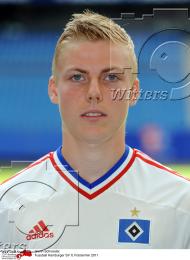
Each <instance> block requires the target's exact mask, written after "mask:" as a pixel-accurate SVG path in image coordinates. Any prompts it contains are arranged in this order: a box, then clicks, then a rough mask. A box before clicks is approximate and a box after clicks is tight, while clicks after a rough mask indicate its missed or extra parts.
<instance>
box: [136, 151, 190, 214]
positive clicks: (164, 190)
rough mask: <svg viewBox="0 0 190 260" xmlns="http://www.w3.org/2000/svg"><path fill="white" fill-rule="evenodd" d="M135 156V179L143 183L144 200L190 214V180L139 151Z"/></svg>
mask: <svg viewBox="0 0 190 260" xmlns="http://www.w3.org/2000/svg"><path fill="white" fill-rule="evenodd" d="M133 154H134V158H135V159H134V162H133V167H132V168H133V173H134V176H135V175H136V177H134V178H136V182H141V185H142V188H143V195H142V196H143V197H144V199H145V200H146V201H149V202H151V203H158V204H160V205H162V206H169V207H173V208H176V209H180V210H182V211H184V212H189V213H190V203H189V201H190V179H188V178H187V177H184V176H182V175H181V174H180V173H178V172H176V171H174V170H172V169H170V168H169V167H166V166H164V165H163V164H161V163H159V162H157V161H156V160H154V159H152V158H151V157H149V156H148V155H146V154H145V153H143V152H141V151H139V150H137V149H133Z"/></svg>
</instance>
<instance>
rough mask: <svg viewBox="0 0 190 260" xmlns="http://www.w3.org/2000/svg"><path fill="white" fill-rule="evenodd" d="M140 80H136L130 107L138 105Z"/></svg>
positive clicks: (131, 94) (132, 89)
mask: <svg viewBox="0 0 190 260" xmlns="http://www.w3.org/2000/svg"><path fill="white" fill-rule="evenodd" d="M139 93H140V92H139V80H138V79H137V78H136V79H135V80H134V82H133V85H132V88H131V93H130V101H129V105H130V106H134V105H135V104H136V103H137V100H138V98H139Z"/></svg>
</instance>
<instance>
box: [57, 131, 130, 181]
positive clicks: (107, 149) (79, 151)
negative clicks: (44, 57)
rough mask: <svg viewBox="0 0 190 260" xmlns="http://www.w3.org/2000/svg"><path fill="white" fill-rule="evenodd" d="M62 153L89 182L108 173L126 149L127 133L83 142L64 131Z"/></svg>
mask: <svg viewBox="0 0 190 260" xmlns="http://www.w3.org/2000/svg"><path fill="white" fill-rule="evenodd" d="M63 140H64V144H63V148H62V154H63V156H64V158H65V159H66V161H68V163H69V164H70V165H71V166H72V168H73V169H75V170H76V171H78V172H79V174H80V176H81V177H83V178H84V179H85V180H86V181H88V182H89V183H91V182H93V181H95V180H96V179H98V178H99V177H101V176H102V175H103V174H104V173H106V172H107V171H108V170H109V169H110V168H111V167H112V166H113V165H114V164H115V163H116V162H117V161H118V160H119V159H120V158H121V156H122V155H123V153H124V151H125V133H124V131H123V133H122V134H121V133H120V134H119V135H118V136H117V137H114V138H110V139H109V140H106V141H103V142H100V143H87V142H84V141H83V142H82V141H79V140H77V141H76V139H74V138H72V137H71V136H68V135H67V134H66V133H64V132H63Z"/></svg>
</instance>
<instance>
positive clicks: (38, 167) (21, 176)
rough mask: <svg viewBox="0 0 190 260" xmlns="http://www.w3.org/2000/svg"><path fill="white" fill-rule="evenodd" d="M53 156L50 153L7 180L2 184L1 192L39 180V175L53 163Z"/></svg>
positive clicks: (0, 184)
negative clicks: (22, 183)
mask: <svg viewBox="0 0 190 260" xmlns="http://www.w3.org/2000/svg"><path fill="white" fill-rule="evenodd" d="M52 154H53V153H52V152H50V153H48V154H46V155H44V156H43V157H41V158H39V159H38V160H36V161H35V162H33V163H31V164H30V165H28V166H27V167H26V168H24V169H22V170H21V171H19V172H17V173H16V174H14V175H13V176H12V177H10V178H9V179H6V180H5V181H3V182H2V183H0V192H1V191H2V190H4V189H7V188H9V187H10V186H13V185H15V184H18V183H20V182H23V181H27V180H32V179H37V178H38V177H40V175H39V173H43V169H45V168H47V164H48V161H51V157H52Z"/></svg>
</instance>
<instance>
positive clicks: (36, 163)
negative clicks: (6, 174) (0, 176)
mask: <svg viewBox="0 0 190 260" xmlns="http://www.w3.org/2000/svg"><path fill="white" fill-rule="evenodd" d="M50 154H51V153H49V154H48V155H46V156H45V157H42V159H40V160H38V161H36V162H34V163H31V164H30V165H28V166H27V167H26V168H24V169H23V170H21V171H19V172H18V173H17V174H15V175H14V176H12V177H10V178H8V179H7V180H5V181H3V182H1V183H0V185H2V184H4V183H5V182H7V181H10V180H11V179H13V178H15V177H17V176H18V175H20V174H21V173H23V172H24V171H26V170H28V169H30V168H32V167H34V166H36V165H38V164H40V163H41V162H43V161H45V160H46V159H48V158H50Z"/></svg>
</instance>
